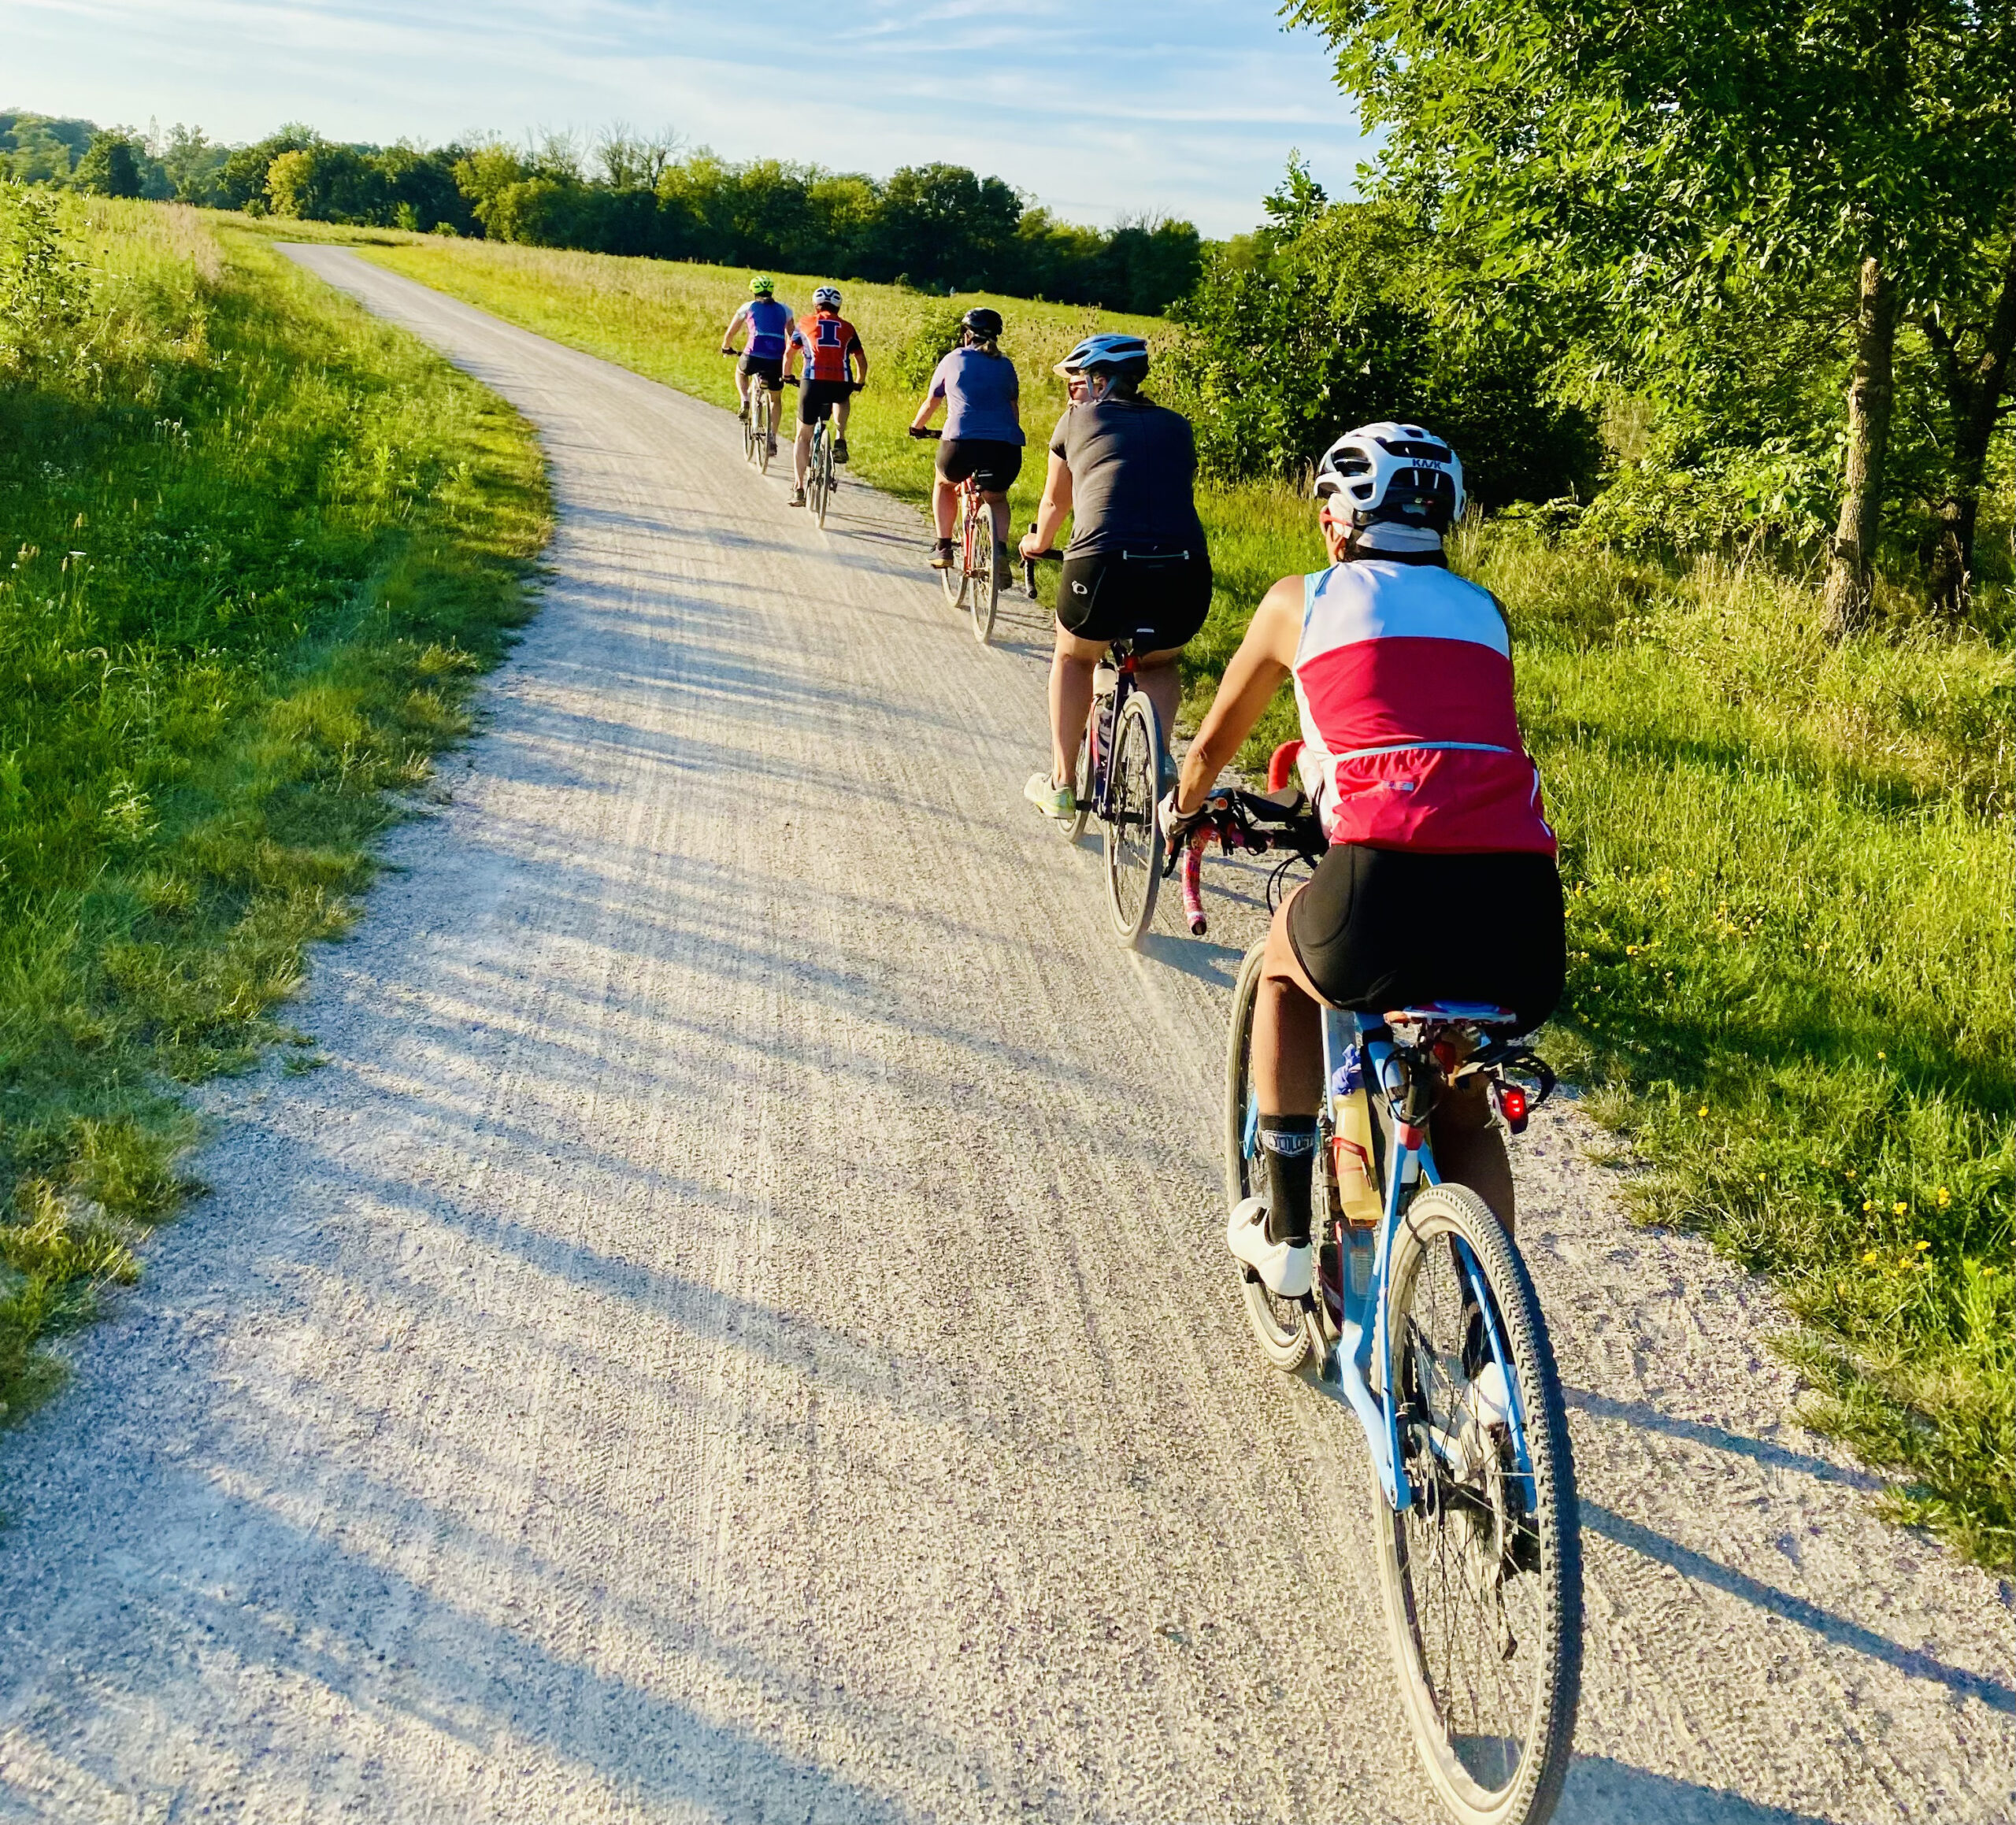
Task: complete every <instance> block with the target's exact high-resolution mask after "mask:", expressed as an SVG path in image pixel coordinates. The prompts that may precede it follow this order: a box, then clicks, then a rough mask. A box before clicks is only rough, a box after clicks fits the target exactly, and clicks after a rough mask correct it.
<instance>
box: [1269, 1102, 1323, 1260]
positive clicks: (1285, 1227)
mask: <svg viewBox="0 0 2016 1825" xmlns="http://www.w3.org/2000/svg"><path fill="white" fill-rule="evenodd" d="M1260 1150H1261V1152H1262V1153H1264V1154H1265V1155H1266V1160H1267V1239H1268V1241H1269V1242H1290V1243H1292V1244H1294V1245H1295V1246H1297V1247H1299V1248H1306V1247H1308V1246H1309V1188H1310V1180H1311V1179H1312V1178H1313V1176H1314V1173H1315V1171H1316V1118H1315V1116H1270V1115H1265V1114H1263V1115H1262V1116H1261V1117H1260Z"/></svg>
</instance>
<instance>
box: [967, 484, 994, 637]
mask: <svg viewBox="0 0 2016 1825" xmlns="http://www.w3.org/2000/svg"><path fill="white" fill-rule="evenodd" d="M973 539H974V542H976V544H977V545H978V546H979V548H980V553H984V554H985V555H984V556H980V555H979V554H978V553H976V555H975V557H974V560H973V584H972V589H971V595H970V599H969V602H968V606H969V608H970V609H971V610H972V611H973V638H974V639H976V640H977V641H979V642H980V644H981V645H982V646H985V645H986V644H987V643H988V642H989V641H990V640H991V639H993V638H994V611H995V608H996V606H997V605H999V602H1000V600H1001V568H1000V566H999V565H998V564H997V563H996V562H995V556H996V554H997V553H999V550H1000V549H1001V528H999V526H998V525H996V524H995V516H994V503H993V502H991V501H983V502H980V512H979V513H978V514H977V515H976V516H975V524H974V530H973Z"/></svg>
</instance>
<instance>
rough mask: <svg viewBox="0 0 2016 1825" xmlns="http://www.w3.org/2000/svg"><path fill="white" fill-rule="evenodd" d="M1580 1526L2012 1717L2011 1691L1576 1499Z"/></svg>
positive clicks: (2015, 1695)
mask: <svg viewBox="0 0 2016 1825" xmlns="http://www.w3.org/2000/svg"><path fill="white" fill-rule="evenodd" d="M1581 1507H1582V1526H1583V1527H1584V1531H1586V1532H1588V1533H1592V1534H1600V1535H1601V1536H1602V1537H1603V1538H1604V1539H1607V1540H1609V1541H1611V1542H1614V1543H1615V1544H1616V1545H1618V1546H1622V1547H1625V1548H1626V1549H1629V1551H1631V1552H1634V1553H1642V1554H1643V1555H1644V1557H1646V1558H1647V1559H1653V1560H1657V1561H1658V1563H1659V1564H1662V1565H1666V1566H1670V1568H1672V1569H1673V1570H1674V1571H1677V1572H1678V1573H1679V1574H1680V1575H1681V1576H1682V1577H1683V1578H1687V1579H1692V1580H1693V1581H1694V1582H1695V1583H1698V1584H1705V1585H1707V1586H1710V1587H1711V1588H1712V1589H1714V1590H1720V1591H1722V1592H1724V1593H1725V1594H1727V1595H1729V1596H1731V1597H1737V1598H1740V1600H1741V1601H1744V1602H1745V1603H1747V1604H1751V1605H1755V1607H1756V1608H1758V1609H1761V1610H1762V1611H1763V1612H1765V1613H1766V1615H1770V1616H1777V1617H1779V1618H1780V1619H1781V1620H1784V1621H1786V1622H1790V1623H1797V1624H1799V1627H1802V1628H1807V1629H1810V1630H1811V1631H1813V1632H1814V1634H1817V1635H1818V1636H1819V1637H1820V1638H1821V1640H1822V1641H1825V1642H1832V1643H1833V1645H1836V1646H1837V1647H1844V1648H1848V1649H1853V1650H1854V1651H1855V1653H1858V1654H1864V1655H1866V1656H1867V1657H1869V1658H1870V1660H1880V1661H1881V1662H1882V1664H1884V1666H1886V1667H1892V1668H1896V1670H1897V1671H1899V1672H1900V1673H1903V1674H1904V1675H1907V1677H1909V1678H1911V1679H1929V1680H1931V1681H1933V1682H1935V1683H1936V1684H1938V1685H1941V1686H1945V1687H1946V1688H1947V1690H1948V1691H1950V1692H1951V1693H1952V1694H1954V1695H1955V1697H1959V1698H1972V1699H1973V1700H1975V1701H1977V1702H1978V1703H1980V1704H1982V1705H1986V1706H1987V1707H1988V1709H1989V1710H1991V1711H1998V1712H2002V1713H2003V1715H2004V1716H2010V1715H2016V1690H2011V1689H2010V1687H2008V1686H2005V1685H2003V1684H2002V1683H2001V1682H2000V1681H1999V1680H1996V1679H1989V1678H1988V1677H1987V1676H1986V1675H1983V1674H1980V1673H1975V1672H1970V1671H1968V1670H1967V1669H1966V1668H1962V1667H1951V1666H1948V1665H1947V1664H1946V1663H1945V1662H1944V1660H1940V1659H1938V1658H1937V1657H1936V1656H1934V1655H1932V1654H1929V1653H1925V1651H1924V1650H1923V1649H1918V1648H1907V1647H1904V1646H1902V1645H1899V1643H1898V1642H1893V1641H1892V1640H1891V1639H1890V1638H1888V1636H1887V1635H1881V1634H1877V1632H1876V1631H1875V1630H1873V1629H1872V1628H1868V1627H1864V1626H1863V1625H1862V1623H1858V1622H1851V1621H1850V1620H1848V1619H1847V1617H1846V1616H1836V1614H1835V1613H1834V1612H1833V1611H1832V1610H1830V1609H1823V1608H1821V1606H1820V1605H1818V1604H1817V1603H1812V1602H1810V1601H1807V1599H1806V1598H1805V1597H1795V1596H1794V1595H1793V1594H1792V1592H1790V1591H1788V1590H1779V1589H1778V1587H1777V1586H1776V1585H1772V1584H1766V1583H1764V1582H1763V1581H1762V1579H1757V1578H1753V1577H1751V1575H1749V1573H1747V1571H1737V1570H1736V1568H1735V1567H1734V1566H1733V1565H1725V1564H1723V1563H1722V1562H1721V1560H1719V1559H1711V1558H1710V1557H1709V1556H1708V1555H1707V1553H1697V1552H1695V1550H1694V1549H1693V1548H1692V1547H1691V1546H1682V1545H1681V1543H1680V1542H1678V1541H1677V1540H1675V1539H1672V1538H1669V1537H1668V1536H1667V1535H1666V1534H1662V1533H1660V1532H1658V1531H1656V1530H1655V1529H1654V1528H1651V1527H1646V1526H1645V1525H1644V1524H1643V1523H1641V1522H1638V1521H1634V1520H1628V1519H1627V1518H1626V1517H1625V1516H1622V1515H1620V1514H1618V1513H1617V1512H1614V1510H1612V1509H1610V1508H1605V1507H1604V1506H1603V1505H1602V1504H1601V1503H1599V1502H1594V1501H1590V1500H1589V1498H1588V1497H1587V1496H1584V1497H1583V1498H1582V1504H1581Z"/></svg>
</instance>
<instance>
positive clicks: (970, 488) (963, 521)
mask: <svg viewBox="0 0 2016 1825" xmlns="http://www.w3.org/2000/svg"><path fill="white" fill-rule="evenodd" d="M910 435H911V436H912V437H914V438H918V439H934V440H935V439H939V438H942V437H943V435H945V434H944V432H943V431H936V430H933V429H930V428H924V427H919V426H917V425H913V426H911V427H910ZM1007 530H1008V521H1007V516H1006V514H1005V513H999V512H998V511H997V509H995V505H994V503H993V502H991V501H990V500H988V498H987V497H986V496H985V495H984V494H981V492H980V488H979V486H978V484H977V483H975V481H974V480H973V477H972V476H967V477H966V479H965V480H964V481H963V482H962V483H960V484H959V524H958V533H957V535H956V536H955V537H954V539H953V541H952V547H953V549H952V561H951V564H950V565H948V566H947V568H945V569H943V570H941V571H940V572H939V573H938V576H939V581H940V582H941V583H943V585H944V587H945V599H946V601H947V602H950V603H951V605H952V606H953V607H954V608H955V609H956V608H958V607H959V606H960V605H962V603H963V604H964V605H965V607H966V608H967V609H969V610H970V611H971V613H972V615H973V638H974V639H976V640H977V641H979V642H980V644H981V645H982V646H986V645H987V644H988V642H989V641H991V639H993V638H994V611H995V608H996V607H997V606H998V605H999V602H1000V600H1001V572H1000V566H999V564H998V563H997V562H996V560H997V558H998V557H999V553H1000V552H1001V550H1002V546H1004V545H1005V544H1006V535H1007Z"/></svg>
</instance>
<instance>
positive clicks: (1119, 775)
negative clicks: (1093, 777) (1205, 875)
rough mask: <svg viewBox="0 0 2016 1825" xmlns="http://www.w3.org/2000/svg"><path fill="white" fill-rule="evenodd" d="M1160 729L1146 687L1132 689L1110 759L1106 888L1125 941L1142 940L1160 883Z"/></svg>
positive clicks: (1138, 941) (1109, 903) (1121, 715)
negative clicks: (1157, 805)
mask: <svg viewBox="0 0 2016 1825" xmlns="http://www.w3.org/2000/svg"><path fill="white" fill-rule="evenodd" d="M1161 786H1162V724H1161V722H1160V720H1159V719H1158V717H1157V716H1156V715H1155V708H1154V705H1153V704H1151V703H1150V702H1149V701H1148V698H1147V693H1146V692H1145V691H1141V690H1136V691H1133V692H1132V693H1130V694H1128V699H1127V701H1126V703H1125V705H1122V706H1121V712H1120V722H1119V726H1118V727H1117V728H1116V729H1115V730H1114V736H1113V753H1112V756H1111V757H1110V760H1109V761H1107V764H1106V813H1105V815H1106V905H1107V907H1108V909H1109V910H1110V912H1112V914H1113V928H1114V931H1117V933H1118V934H1119V935H1120V942H1121V943H1122V944H1125V945H1127V946H1133V945H1136V944H1138V943H1140V941H1141V934H1142V933H1143V932H1144V931H1147V929H1148V924H1149V922H1150V921H1151V920H1152V919H1153V918H1154V916H1155V894H1156V891H1157V890H1158V888H1159V887H1161V886H1162V857H1161V854H1160V853H1159V850H1160V846H1159V845H1158V843H1157V842H1156V841H1155V800H1156V798H1157V797H1158V794H1159V792H1160V789H1161Z"/></svg>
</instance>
